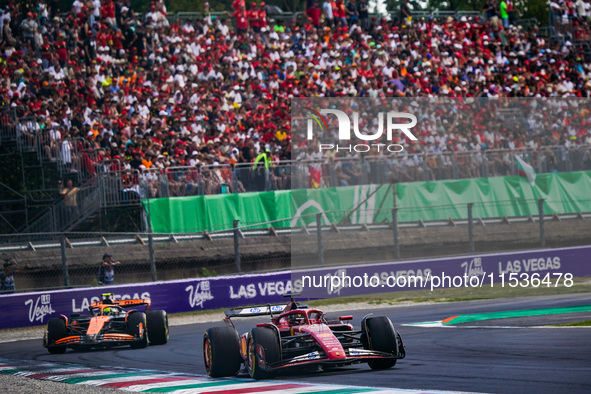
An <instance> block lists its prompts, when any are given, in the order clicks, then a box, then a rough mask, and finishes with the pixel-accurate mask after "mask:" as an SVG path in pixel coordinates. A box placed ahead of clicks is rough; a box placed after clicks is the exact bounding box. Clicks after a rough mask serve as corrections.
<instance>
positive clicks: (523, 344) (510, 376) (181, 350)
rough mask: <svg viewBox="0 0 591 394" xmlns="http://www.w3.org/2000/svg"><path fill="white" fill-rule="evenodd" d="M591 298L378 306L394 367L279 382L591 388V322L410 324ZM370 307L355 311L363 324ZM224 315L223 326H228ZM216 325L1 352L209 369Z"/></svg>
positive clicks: (2, 346)
mask: <svg viewBox="0 0 591 394" xmlns="http://www.w3.org/2000/svg"><path fill="white" fill-rule="evenodd" d="M590 304H591V294H571V295H564V296H551V297H531V298H518V299H504V300H490V301H470V302H459V303H439V304H419V305H412V306H401V307H389V308H384V309H376V310H373V311H372V312H373V313H374V314H376V315H387V316H389V317H390V318H391V319H392V321H393V322H394V323H395V325H396V327H397V328H398V329H399V331H400V333H401V335H402V337H403V340H404V343H405V346H406V352H407V357H406V358H405V359H404V360H400V361H399V362H398V364H397V365H396V366H395V367H394V368H392V369H390V370H386V371H377V372H376V371H372V370H370V369H369V367H368V366H367V365H365V364H359V365H354V366H350V367H347V368H339V369H337V370H333V371H329V372H318V371H310V370H309V371H299V372H298V373H290V374H289V375H280V376H278V377H277V378H276V379H275V380H285V381H290V382H301V383H317V384H320V383H324V384H341V385H356V386H372V387H385V388H401V389H415V390H416V389H423V390H451V391H478V392H495V393H516V392H519V393H543V392H546V393H559V392H560V393H584V392H586V393H589V392H591V327H576V328H546V327H543V328H541V327H535V326H536V325H544V324H553V323H555V322H560V321H564V320H565V317H564V315H555V316H538V317H535V318H530V319H528V318H525V319H521V320H513V321H512V323H511V325H510V326H505V325H503V324H502V320H495V321H491V323H490V326H495V327H487V324H486V323H482V322H480V323H479V326H478V327H474V326H470V327H420V326H404V325H403V324H409V323H417V322H426V321H435V320H442V319H445V318H447V317H450V316H455V315H460V314H468V313H482V312H497V311H507V310H522V309H537V308H558V307H569V306H578V305H590ZM366 313H367V311H353V312H352V313H351V314H352V315H353V317H354V320H353V324H354V325H355V327H356V328H357V327H358V325H359V322H360V320H361V317H362V316H363V315H364V314H366ZM342 314H348V313H342ZM221 317H222V316H220V324H223V323H222V322H221ZM585 318H586V319H589V318H590V317H589V314H587V316H586V317H585V316H580V315H579V316H577V320H584V319H585ZM259 319H260V318H259ZM532 319H536V320H532ZM566 319H568V317H567V318H566ZM235 321H236V322H237V324H236V326H237V328H238V330H239V331H240V332H243V331H246V330H247V329H249V328H250V327H252V326H253V325H254V324H255V323H256V321H257V320H256V319H253V318H250V319H243V320H239V319H236V320H235ZM215 325H216V324H215V323H204V324H193V325H184V326H175V327H171V331H170V342H169V343H168V344H167V345H165V346H155V347H148V348H146V349H140V350H131V349H129V348H121V349H116V350H93V351H86V352H74V351H71V350H68V352H67V353H66V354H63V355H50V354H49V353H47V351H46V350H45V349H44V348H43V347H42V346H41V339H38V340H24V341H18V342H7V343H0V355H2V357H3V358H7V359H25V360H31V359H34V360H40V361H54V362H71V363H78V364H84V365H88V366H112V367H127V368H142V369H152V370H159V371H170V372H182V373H197V374H204V373H205V371H204V367H203V358H202V354H201V351H202V349H201V347H202V344H201V343H202V337H203V332H204V331H205V330H206V329H207V328H208V327H211V326H215ZM501 326H502V327H501ZM511 326H512V327H511Z"/></svg>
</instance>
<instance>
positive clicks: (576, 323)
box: [552, 320, 591, 327]
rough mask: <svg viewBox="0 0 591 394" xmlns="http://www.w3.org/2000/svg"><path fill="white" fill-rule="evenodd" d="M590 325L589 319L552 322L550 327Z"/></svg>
mask: <svg viewBox="0 0 591 394" xmlns="http://www.w3.org/2000/svg"><path fill="white" fill-rule="evenodd" d="M585 326H591V320H584V321H577V322H571V323H561V324H552V327H585Z"/></svg>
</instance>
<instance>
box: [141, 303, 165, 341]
mask: <svg viewBox="0 0 591 394" xmlns="http://www.w3.org/2000/svg"><path fill="white" fill-rule="evenodd" d="M146 321H147V323H148V340H149V341H150V345H164V344H165V343H167V342H168V316H167V315H166V312H165V311H161V310H160V311H148V312H146Z"/></svg>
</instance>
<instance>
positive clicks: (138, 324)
mask: <svg viewBox="0 0 591 394" xmlns="http://www.w3.org/2000/svg"><path fill="white" fill-rule="evenodd" d="M127 332H128V333H129V335H133V336H134V337H136V338H138V339H137V340H135V341H133V342H131V344H130V345H129V346H131V348H132V349H141V348H145V347H146V346H148V335H147V332H146V314H145V313H143V312H133V313H130V314H129V316H128V317H127Z"/></svg>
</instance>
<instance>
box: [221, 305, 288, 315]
mask: <svg viewBox="0 0 591 394" xmlns="http://www.w3.org/2000/svg"><path fill="white" fill-rule="evenodd" d="M284 309H285V305H265V306H262V305H261V306H251V307H245V308H232V309H228V310H227V311H224V314H225V315H226V317H228V318H232V317H253V316H265V315H271V316H273V314H274V313H281V312H283V310H284Z"/></svg>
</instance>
